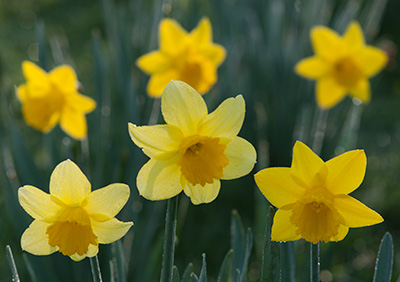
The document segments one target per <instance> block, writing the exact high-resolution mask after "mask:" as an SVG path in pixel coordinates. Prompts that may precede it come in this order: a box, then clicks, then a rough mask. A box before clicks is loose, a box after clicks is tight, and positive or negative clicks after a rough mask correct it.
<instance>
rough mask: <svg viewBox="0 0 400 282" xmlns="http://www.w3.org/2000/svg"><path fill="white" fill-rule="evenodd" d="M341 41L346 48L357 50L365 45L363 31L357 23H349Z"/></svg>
mask: <svg viewBox="0 0 400 282" xmlns="http://www.w3.org/2000/svg"><path fill="white" fill-rule="evenodd" d="M343 39H344V41H345V43H346V44H347V46H348V47H350V48H358V47H361V46H363V45H364V44H365V40H364V35H363V31H362V29H361V26H360V24H359V23H358V22H355V21H353V22H351V23H350V24H349V25H348V26H347V29H346V32H345V33H344V35H343Z"/></svg>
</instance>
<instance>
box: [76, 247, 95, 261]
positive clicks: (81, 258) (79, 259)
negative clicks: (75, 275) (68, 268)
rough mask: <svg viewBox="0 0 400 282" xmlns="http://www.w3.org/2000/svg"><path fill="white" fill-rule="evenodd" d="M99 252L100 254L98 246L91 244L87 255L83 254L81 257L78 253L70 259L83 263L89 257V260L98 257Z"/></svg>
mask: <svg viewBox="0 0 400 282" xmlns="http://www.w3.org/2000/svg"><path fill="white" fill-rule="evenodd" d="M98 252H99V247H98V246H95V245H92V244H89V247H88V251H87V253H86V254H83V255H81V256H80V255H78V254H77V253H75V254H73V255H72V256H70V258H71V259H72V260H74V261H81V260H83V259H84V258H86V257H89V258H91V257H94V256H95V255H97V253H98Z"/></svg>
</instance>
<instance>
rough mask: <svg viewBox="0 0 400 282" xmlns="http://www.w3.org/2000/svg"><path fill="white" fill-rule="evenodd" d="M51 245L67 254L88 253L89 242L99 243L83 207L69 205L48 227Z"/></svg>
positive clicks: (47, 231)
mask: <svg viewBox="0 0 400 282" xmlns="http://www.w3.org/2000/svg"><path fill="white" fill-rule="evenodd" d="M46 233H47V234H48V235H49V245H50V246H52V247H56V246H57V247H58V248H59V250H60V252H62V253H63V255H66V256H72V255H73V254H75V253H77V254H78V255H80V256H81V255H83V254H86V253H87V251H88V248H89V244H92V245H95V246H97V245H98V242H97V236H96V235H95V234H94V233H93V230H92V227H91V225H90V219H89V216H88V215H87V213H86V211H85V210H84V209H82V208H81V207H68V208H67V209H66V210H65V211H64V212H63V214H62V215H61V216H60V217H59V218H58V219H57V221H56V222H54V223H53V224H51V225H50V226H49V227H47V230H46Z"/></svg>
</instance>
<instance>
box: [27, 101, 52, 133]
mask: <svg viewBox="0 0 400 282" xmlns="http://www.w3.org/2000/svg"><path fill="white" fill-rule="evenodd" d="M22 114H23V116H24V119H25V122H26V123H27V124H28V125H30V126H32V127H34V128H35V129H37V130H40V131H42V132H49V131H50V130H52V129H53V128H54V126H56V125H57V123H58V121H59V119H60V113H59V112H58V111H54V110H52V109H50V106H49V102H47V101H46V100H45V99H43V98H39V99H28V100H27V101H25V103H24V104H23V105H22Z"/></svg>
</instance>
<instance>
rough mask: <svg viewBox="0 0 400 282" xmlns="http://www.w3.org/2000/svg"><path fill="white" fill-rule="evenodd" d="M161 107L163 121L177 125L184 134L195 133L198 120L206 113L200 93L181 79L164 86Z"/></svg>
mask: <svg viewBox="0 0 400 282" xmlns="http://www.w3.org/2000/svg"><path fill="white" fill-rule="evenodd" d="M161 109H162V114H163V116H164V120H165V122H166V123H167V124H170V125H175V126H176V127H178V128H179V129H180V130H181V131H182V132H183V134H184V135H185V136H187V135H192V134H195V133H197V127H198V124H199V121H200V120H201V119H202V118H204V117H205V116H206V115H207V113H208V111H207V106H206V103H205V102H204V100H203V98H202V97H201V95H200V94H199V93H198V92H197V91H196V90H195V89H193V88H192V87H191V86H189V85H188V84H186V83H184V82H182V81H171V82H170V83H169V84H168V85H167V86H166V87H165V89H164V92H163V95H162V97H161Z"/></svg>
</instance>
